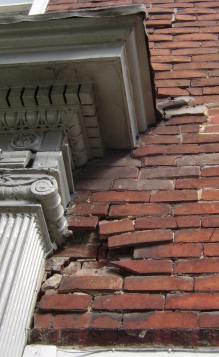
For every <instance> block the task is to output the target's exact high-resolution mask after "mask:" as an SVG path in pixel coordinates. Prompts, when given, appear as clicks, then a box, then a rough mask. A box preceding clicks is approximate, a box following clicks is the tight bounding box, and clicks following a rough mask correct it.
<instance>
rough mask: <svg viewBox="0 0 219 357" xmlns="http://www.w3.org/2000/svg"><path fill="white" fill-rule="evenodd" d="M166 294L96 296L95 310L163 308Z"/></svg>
mask: <svg viewBox="0 0 219 357" xmlns="http://www.w3.org/2000/svg"><path fill="white" fill-rule="evenodd" d="M163 307H164V296H162V295H152V294H122V295H104V296H96V297H95V299H94V305H93V308H94V310H103V311H125V310H126V311H127V310H132V311H136V310H152V309H157V310H162V309H163Z"/></svg>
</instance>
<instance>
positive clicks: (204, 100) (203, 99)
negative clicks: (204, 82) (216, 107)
mask: <svg viewBox="0 0 219 357" xmlns="http://www.w3.org/2000/svg"><path fill="white" fill-rule="evenodd" d="M218 101H219V95H202V96H197V97H195V99H194V101H193V105H200V104H208V103H211V104H217V103H218Z"/></svg>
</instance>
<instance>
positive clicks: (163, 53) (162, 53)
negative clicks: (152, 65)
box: [150, 48, 170, 56]
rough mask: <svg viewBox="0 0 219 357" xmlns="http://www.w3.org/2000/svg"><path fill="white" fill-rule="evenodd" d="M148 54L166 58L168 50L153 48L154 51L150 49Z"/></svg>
mask: <svg viewBox="0 0 219 357" xmlns="http://www.w3.org/2000/svg"><path fill="white" fill-rule="evenodd" d="M150 53H151V55H152V56H166V55H169V54H170V50H169V49H166V48H165V49H164V48H161V49H160V48H155V49H151V50H150Z"/></svg>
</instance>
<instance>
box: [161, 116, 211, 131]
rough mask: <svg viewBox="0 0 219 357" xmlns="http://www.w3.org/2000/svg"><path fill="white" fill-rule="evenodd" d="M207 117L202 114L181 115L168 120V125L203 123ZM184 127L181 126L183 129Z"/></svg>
mask: <svg viewBox="0 0 219 357" xmlns="http://www.w3.org/2000/svg"><path fill="white" fill-rule="evenodd" d="M206 119H207V118H206V117H205V116H203V115H201V116H198V115H189V116H179V117H173V118H171V119H170V120H168V122H167V123H166V125H183V126H184V125H188V124H202V123H204V122H206ZM182 129H183V128H181V130H182Z"/></svg>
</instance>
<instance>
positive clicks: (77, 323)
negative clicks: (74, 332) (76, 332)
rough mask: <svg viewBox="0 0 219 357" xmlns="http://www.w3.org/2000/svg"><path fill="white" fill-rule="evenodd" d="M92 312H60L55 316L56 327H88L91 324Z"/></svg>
mask: <svg viewBox="0 0 219 357" xmlns="http://www.w3.org/2000/svg"><path fill="white" fill-rule="evenodd" d="M90 319H91V314H90V313H89V312H87V313H83V314H58V315H55V316H54V327H55V328H56V329H87V328H88V327H89V324H90Z"/></svg>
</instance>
